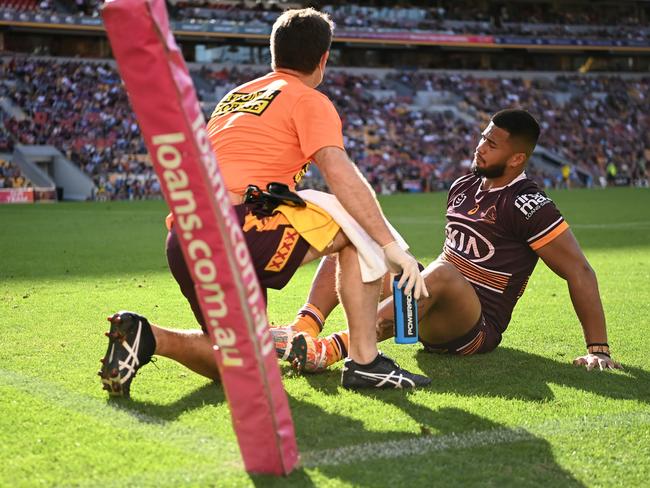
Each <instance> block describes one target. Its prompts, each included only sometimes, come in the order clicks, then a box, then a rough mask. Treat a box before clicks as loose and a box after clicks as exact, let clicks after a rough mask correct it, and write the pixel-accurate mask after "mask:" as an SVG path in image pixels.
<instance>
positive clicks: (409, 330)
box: [393, 274, 418, 344]
mask: <svg viewBox="0 0 650 488" xmlns="http://www.w3.org/2000/svg"><path fill="white" fill-rule="evenodd" d="M401 277H402V275H401V274H400V275H397V276H395V278H393V311H394V312H395V342H396V343H397V344H415V343H417V342H418V304H417V300H416V299H415V297H414V296H413V290H411V293H409V294H408V295H407V294H405V293H404V289H403V288H402V289H401V290H400V289H399V288H398V287H397V283H398V282H399V280H400V278H401Z"/></svg>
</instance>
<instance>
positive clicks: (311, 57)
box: [271, 8, 334, 74]
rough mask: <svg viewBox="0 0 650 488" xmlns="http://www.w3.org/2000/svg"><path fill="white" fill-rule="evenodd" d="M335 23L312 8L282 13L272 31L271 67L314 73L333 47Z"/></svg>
mask: <svg viewBox="0 0 650 488" xmlns="http://www.w3.org/2000/svg"><path fill="white" fill-rule="evenodd" d="M333 32H334V23H333V22H332V20H331V19H330V17H329V15H327V14H324V13H322V12H318V11H316V10H314V9H313V8H304V9H300V10H297V9H294V10H287V11H286V12H284V13H283V14H282V15H280V17H278V19H277V20H276V21H275V23H274V24H273V30H272V31H271V67H272V68H273V69H276V68H288V69H293V70H296V71H300V72H301V73H305V74H309V73H311V72H313V71H314V70H315V69H316V67H317V66H318V63H319V62H320V58H321V57H322V56H323V54H325V53H326V52H327V51H329V49H330V46H331V45H332V34H333Z"/></svg>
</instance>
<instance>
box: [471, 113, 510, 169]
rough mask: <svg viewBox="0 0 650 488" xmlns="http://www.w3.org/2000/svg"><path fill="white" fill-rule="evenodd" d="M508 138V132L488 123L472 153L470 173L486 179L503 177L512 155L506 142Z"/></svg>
mask: <svg viewBox="0 0 650 488" xmlns="http://www.w3.org/2000/svg"><path fill="white" fill-rule="evenodd" d="M509 136H510V134H509V133H508V131H506V130H504V129H501V128H500V127H497V126H496V125H494V124H493V123H492V122H490V125H488V126H487V128H486V129H485V130H484V131H483V133H482V134H481V140H480V141H479V143H478V146H476V149H475V151H474V159H473V160H472V171H473V172H474V174H475V175H477V176H484V177H486V178H499V177H500V176H503V174H504V173H505V171H506V167H507V162H508V159H510V156H512V153H513V151H512V147H511V145H510V143H509V142H508V137H509Z"/></svg>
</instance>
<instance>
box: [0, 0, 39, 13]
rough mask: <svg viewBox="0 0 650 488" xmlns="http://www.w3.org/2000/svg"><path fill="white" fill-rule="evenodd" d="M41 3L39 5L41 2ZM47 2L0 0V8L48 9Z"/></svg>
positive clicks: (21, 9)
mask: <svg viewBox="0 0 650 488" xmlns="http://www.w3.org/2000/svg"><path fill="white" fill-rule="evenodd" d="M41 3H42V5H39V4H41ZM49 5H50V4H49V2H47V1H46V2H41V1H40V0H0V9H4V8H6V9H11V10H16V11H18V12H35V11H37V10H49Z"/></svg>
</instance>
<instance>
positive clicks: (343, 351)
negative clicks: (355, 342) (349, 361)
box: [325, 330, 350, 366]
mask: <svg viewBox="0 0 650 488" xmlns="http://www.w3.org/2000/svg"><path fill="white" fill-rule="evenodd" d="M325 340H326V342H327V345H326V351H327V366H329V365H331V364H334V363H336V362H338V361H340V360H341V359H343V358H346V357H347V356H348V346H349V344H350V333H349V332H348V331H347V330H344V331H341V332H335V333H334V334H332V335H329V336H327V337H326V338H325Z"/></svg>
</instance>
